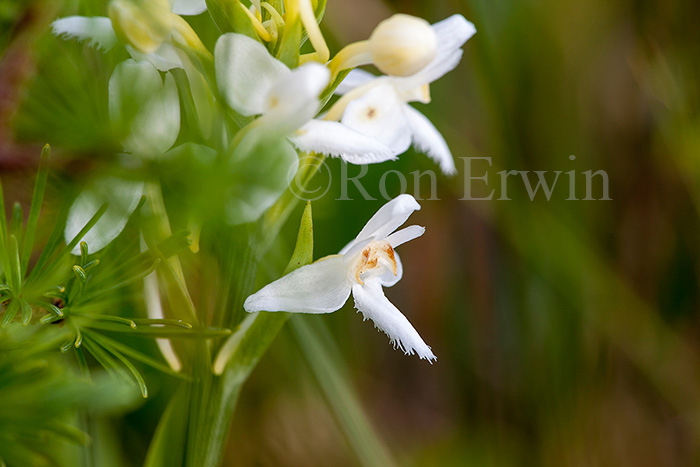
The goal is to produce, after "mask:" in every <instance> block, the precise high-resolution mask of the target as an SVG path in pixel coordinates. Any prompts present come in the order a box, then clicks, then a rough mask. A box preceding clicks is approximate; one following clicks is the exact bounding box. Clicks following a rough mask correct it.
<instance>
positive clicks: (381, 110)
mask: <svg viewBox="0 0 700 467" xmlns="http://www.w3.org/2000/svg"><path fill="white" fill-rule="evenodd" d="M378 29H379V28H378ZM431 31H432V32H433V33H434V36H435V37H434V39H435V41H436V43H437V47H436V50H435V53H434V54H432V59H430V60H424V62H427V64H425V65H424V66H422V67H421V68H420V69H418V71H415V72H414V73H412V74H410V75H403V76H380V77H376V76H374V75H372V74H370V73H367V72H366V71H363V70H359V69H356V70H353V71H351V72H350V74H348V76H347V77H346V78H345V80H343V82H342V83H341V85H340V86H339V87H338V89H337V90H336V93H337V94H341V95H343V97H341V98H340V99H339V100H338V102H337V103H336V104H335V105H334V106H333V107H332V108H331V109H330V111H329V112H328V114H327V115H326V119H328V120H340V122H341V123H342V124H343V125H346V126H347V127H349V128H352V129H353V130H356V131H358V132H360V133H362V134H364V135H366V136H369V137H371V138H375V139H377V140H379V141H381V142H382V143H384V144H385V145H387V146H389V147H390V148H391V149H392V151H393V153H394V154H402V153H403V152H405V151H406V150H407V149H408V148H409V147H410V145H411V143H413V145H414V146H415V147H416V148H417V149H418V150H420V151H423V152H425V153H426V154H427V155H428V156H429V157H430V158H431V159H433V160H434V161H435V162H437V163H438V164H439V165H440V168H441V169H442V171H443V172H444V173H446V174H454V173H455V172H456V169H455V164H454V160H453V158H452V154H451V152H450V149H449V148H448V146H447V143H446V142H445V139H444V138H443V137H442V135H441V134H440V132H439V131H438V130H437V129H436V128H435V126H434V125H433V124H432V123H431V122H430V120H428V119H427V118H426V117H425V116H424V115H423V114H422V113H420V112H419V111H418V110H416V109H414V108H413V107H412V106H410V105H409V104H408V103H409V102H422V103H428V102H430V93H429V84H430V83H432V82H433V81H435V80H437V79H438V78H440V77H442V76H443V75H445V74H446V73H447V72H449V71H451V70H452V69H454V68H455V67H456V66H457V64H458V63H459V61H460V59H461V57H462V49H461V47H462V45H463V44H464V43H465V42H466V41H467V40H468V39H469V38H470V37H471V36H472V35H474V33H475V32H476V29H475V28H474V25H473V24H472V23H470V22H469V21H467V20H466V19H464V17H463V16H461V15H454V16H451V17H449V18H447V19H445V20H443V21H440V22H438V23H435V24H433V25H432V28H431ZM423 33H424V34H423V35H424V36H425V41H426V42H429V43H430V44H432V43H433V39H430V34H426V32H425V31H423ZM395 35H397V36H399V38H401V37H403V35H401V34H398V33H397V34H395ZM374 36H375V34H373V38H372V39H370V41H371V40H375V39H374ZM385 36H390V35H389V34H387V33H384V34H382V35H380V36H379V37H385ZM429 39H430V40H429ZM386 40H388V39H386ZM393 48H395V47H393ZM393 48H392V50H393ZM425 49H426V51H425V53H423V54H421V55H422V56H425V55H429V49H430V47H427V46H426V47H425ZM375 55H376V54H375ZM423 58H425V57H423ZM368 60H369V59H368ZM350 61H352V60H350ZM394 68H399V67H398V65H396V64H394Z"/></svg>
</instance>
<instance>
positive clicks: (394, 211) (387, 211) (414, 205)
mask: <svg viewBox="0 0 700 467" xmlns="http://www.w3.org/2000/svg"><path fill="white" fill-rule="evenodd" d="M418 210H420V205H419V204H418V202H417V201H416V199H415V198H414V197H413V196H411V195H409V194H403V195H399V196H397V197H396V198H394V199H392V200H391V201H389V202H388V203H386V204H385V205H384V206H382V207H381V208H379V211H377V212H376V213H375V214H374V216H372V218H371V219H370V220H369V221H368V222H367V224H366V225H365V227H364V228H363V229H362V230H361V231H360V233H359V235H358V236H357V238H356V240H355V242H354V243H357V242H360V241H363V240H366V239H368V238H370V237H373V238H374V239H375V240H383V239H385V238H387V237H388V236H389V234H391V233H392V232H393V231H394V230H396V229H397V228H399V226H401V224H403V223H404V222H406V220H407V219H408V217H409V216H410V215H411V214H412V213H413V211H418Z"/></svg>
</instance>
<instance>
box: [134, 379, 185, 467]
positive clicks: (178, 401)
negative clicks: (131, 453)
mask: <svg viewBox="0 0 700 467" xmlns="http://www.w3.org/2000/svg"><path fill="white" fill-rule="evenodd" d="M188 397H189V392H188V391H187V386H186V385H184V384H182V385H180V388H179V389H178V390H177V392H176V393H175V395H173V397H172V398H171V399H170V402H169V403H168V407H167V408H166V409H165V412H163V416H162V417H161V419H160V421H159V422H158V427H157V428H156V432H155V434H154V435H153V439H152V440H151V444H150V445H149V447H148V454H147V455H146V461H145V462H144V467H170V466H173V465H183V462H182V454H183V450H182V449H178V448H177V447H179V446H184V445H185V434H186V433H187V422H188V420H189V404H188V403H187V402H188Z"/></svg>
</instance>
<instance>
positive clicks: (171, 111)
mask: <svg viewBox="0 0 700 467" xmlns="http://www.w3.org/2000/svg"><path fill="white" fill-rule="evenodd" d="M109 113H110V117H111V118H112V120H113V121H114V122H115V124H117V125H118V126H120V127H121V129H122V131H125V132H126V135H125V137H124V140H123V141H122V145H123V146H124V149H125V150H126V151H128V152H132V153H135V154H139V155H141V156H146V157H151V156H157V155H160V154H162V153H164V152H165V151H167V150H168V149H169V148H170V147H171V146H172V145H173V143H174V142H175V140H176V139H177V135H178V133H179V132H180V101H179V99H178V94H177V86H176V85H175V79H174V78H173V77H172V75H170V74H169V73H168V74H166V75H165V82H163V80H162V79H161V76H160V73H159V72H158V70H156V69H155V68H154V67H153V65H151V64H150V63H149V62H145V61H138V62H137V61H134V60H126V61H124V62H122V63H120V64H119V65H117V67H116V68H115V70H114V73H112V76H111V77H110V79H109Z"/></svg>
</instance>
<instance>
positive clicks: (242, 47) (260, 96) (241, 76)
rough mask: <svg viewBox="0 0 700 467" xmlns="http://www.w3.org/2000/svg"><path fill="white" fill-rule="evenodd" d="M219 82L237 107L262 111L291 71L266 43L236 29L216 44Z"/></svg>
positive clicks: (228, 100) (242, 111) (252, 112)
mask: <svg viewBox="0 0 700 467" xmlns="http://www.w3.org/2000/svg"><path fill="white" fill-rule="evenodd" d="M214 55H215V60H214V63H215V67H216V82H217V84H218V86H219V91H220V92H221V96H222V97H223V98H224V100H225V101H226V103H227V104H228V105H229V106H230V107H231V108H232V109H234V110H235V111H237V112H238V113H240V114H241V115H245V116H252V115H258V114H261V113H263V112H264V110H265V109H266V107H267V103H266V99H267V96H268V93H269V91H270V89H271V88H272V86H273V84H274V83H276V82H277V81H278V80H279V79H281V78H282V77H284V75H286V74H287V73H289V68H287V66H286V65H284V64H283V63H282V62H280V61H279V60H276V59H275V58H274V57H273V56H272V55H270V53H269V52H268V51H267V49H266V48H265V46H264V45H262V44H261V43H260V42H257V41H256V40H254V39H251V38H250V37H248V36H244V35H242V34H236V33H227V34H224V35H222V36H221V37H220V38H219V40H217V41H216V47H215V48H214Z"/></svg>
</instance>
